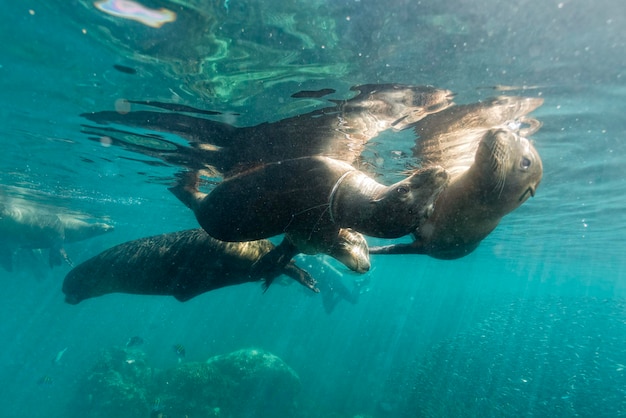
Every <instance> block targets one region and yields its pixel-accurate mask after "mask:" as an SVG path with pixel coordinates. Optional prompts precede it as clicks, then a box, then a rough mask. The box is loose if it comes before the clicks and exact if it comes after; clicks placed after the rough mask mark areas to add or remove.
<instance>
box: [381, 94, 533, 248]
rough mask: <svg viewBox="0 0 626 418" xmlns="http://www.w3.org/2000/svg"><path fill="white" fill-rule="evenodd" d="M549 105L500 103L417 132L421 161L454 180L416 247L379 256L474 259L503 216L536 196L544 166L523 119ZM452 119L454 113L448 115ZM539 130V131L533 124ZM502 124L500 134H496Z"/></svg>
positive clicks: (428, 123)
mask: <svg viewBox="0 0 626 418" xmlns="http://www.w3.org/2000/svg"><path fill="white" fill-rule="evenodd" d="M541 103H542V100H541V99H526V98H515V97H509V98H498V99H493V100H492V101H487V102H486V103H482V104H478V105H471V106H465V107H462V108H461V109H457V110H456V111H455V109H454V108H450V109H448V110H445V111H443V112H442V113H443V114H442V115H432V116H433V120H427V119H428V118H427V119H425V120H424V121H423V122H424V123H423V124H422V123H419V124H417V125H416V127H415V129H416V131H417V132H418V133H420V134H422V135H423V137H422V138H421V141H420V143H419V145H418V146H416V148H415V149H416V154H417V156H418V157H420V158H421V159H422V161H423V162H424V163H425V164H426V165H428V164H429V163H433V164H441V165H442V166H444V167H445V168H446V170H447V171H448V172H450V173H451V180H450V183H449V184H448V186H446V188H445V189H444V190H443V192H441V194H439V196H438V197H437V200H436V202H435V206H434V210H433V213H432V215H431V216H430V217H429V218H428V219H425V220H424V221H423V222H422V223H421V224H420V225H419V227H418V228H417V229H416V230H415V231H414V232H413V236H414V238H415V240H414V242H413V243H411V244H395V245H389V246H382V247H372V248H370V252H371V253H372V254H411V253H413V254H426V255H430V256H432V257H435V258H441V259H454V258H459V257H463V256H465V255H467V254H469V253H470V252H472V251H473V250H474V249H476V247H478V245H479V244H480V242H481V241H482V240H483V239H484V238H485V237H487V235H489V233H491V231H493V230H494V229H495V228H496V226H497V225H498V224H499V222H500V220H501V219H502V217H504V216H505V215H506V214H508V213H510V212H512V211H513V210H515V209H516V208H517V207H519V206H520V205H521V204H522V203H524V202H525V201H526V200H527V199H528V198H529V197H532V196H534V194H535V191H536V189H537V187H538V185H539V182H540V181H541V177H542V174H543V166H542V162H541V158H540V157H539V154H538V153H537V150H536V149H535V148H534V146H533V145H532V143H531V142H530V141H529V140H528V139H526V138H524V137H523V136H521V135H520V134H519V133H518V132H524V133H526V132H529V131H530V129H529V130H527V131H524V130H522V129H520V126H521V125H517V123H518V119H519V118H521V117H523V115H525V114H526V113H527V112H530V111H532V110H534V109H535V108H536V107H538V106H540V105H541ZM446 112H449V113H448V114H446ZM529 121H530V122H529V123H530V124H531V128H532V129H535V128H534V126H538V122H537V123H536V124H535V123H534V122H536V121H533V120H529ZM492 125H496V126H500V127H495V128H490V126H492Z"/></svg>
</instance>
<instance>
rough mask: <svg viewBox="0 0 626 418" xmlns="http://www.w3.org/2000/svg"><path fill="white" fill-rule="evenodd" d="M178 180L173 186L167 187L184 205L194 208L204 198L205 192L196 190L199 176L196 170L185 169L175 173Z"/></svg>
mask: <svg viewBox="0 0 626 418" xmlns="http://www.w3.org/2000/svg"><path fill="white" fill-rule="evenodd" d="M176 177H177V178H178V182H177V183H176V185H175V186H173V187H170V188H168V190H169V191H170V192H172V194H173V195H174V196H176V197H177V198H178V200H180V201H181V202H183V204H184V205H185V206H187V207H188V208H189V209H191V210H195V208H196V207H197V206H198V203H199V202H200V201H201V200H202V199H203V198H204V196H205V194H204V193H201V192H200V191H199V190H198V184H199V182H200V176H199V174H198V172H197V171H185V172H182V173H178V174H176Z"/></svg>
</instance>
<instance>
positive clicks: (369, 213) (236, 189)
mask: <svg viewBox="0 0 626 418" xmlns="http://www.w3.org/2000/svg"><path fill="white" fill-rule="evenodd" d="M446 181H447V174H446V173H445V171H444V170H442V169H441V168H440V167H429V168H427V169H423V170H416V171H415V172H414V173H413V174H411V175H410V176H409V177H407V178H406V179H404V180H401V181H399V182H397V183H395V184H393V185H391V186H385V185H383V184H380V183H378V182H377V181H375V180H374V179H372V178H371V177H369V176H368V175H367V174H365V173H363V172H361V171H359V170H357V169H355V168H354V167H352V166H351V165H350V164H347V163H344V162H342V161H337V160H334V159H332V158H328V157H322V156H316V157H302V158H297V159H293V160H287V161H281V162H277V163H269V164H266V165H263V166H259V167H256V168H254V169H251V170H249V171H246V172H244V173H241V174H238V175H236V176H234V177H231V178H228V179H226V180H225V181H223V182H222V183H220V184H218V185H217V186H216V187H215V188H214V189H213V190H212V191H211V193H209V194H205V193H202V192H200V191H199V190H197V188H196V187H195V185H194V183H193V182H191V183H180V182H179V183H178V184H177V185H176V186H174V187H172V188H170V191H171V192H172V193H173V194H174V195H175V196H176V197H178V198H179V199H180V200H181V201H182V202H183V203H184V204H185V205H186V206H188V207H189V208H191V209H192V210H193V212H194V214H195V215H196V218H197V219H198V222H199V223H200V225H201V226H202V227H203V228H204V230H205V231H207V232H208V233H209V235H211V236H212V237H214V238H216V239H219V240H222V241H250V240H257V239H263V238H269V237H272V236H275V235H279V234H283V233H286V232H289V233H294V232H300V231H301V232H302V234H304V236H305V237H306V236H308V235H310V234H311V233H312V232H314V231H315V230H317V229H322V230H323V229H324V228H325V227H326V226H327V225H330V226H332V227H333V228H337V229H338V228H352V229H353V230H355V231H357V232H360V233H363V234H365V235H369V236H374V237H380V238H397V237H401V236H403V235H406V234H408V233H410V232H411V231H412V230H413V229H415V227H416V226H417V225H418V224H419V223H420V221H421V219H422V218H424V217H427V216H428V214H429V211H430V210H432V203H433V201H434V199H435V197H436V195H437V193H438V192H439V191H440V190H441V189H442V188H443V186H444V185H445V183H446Z"/></svg>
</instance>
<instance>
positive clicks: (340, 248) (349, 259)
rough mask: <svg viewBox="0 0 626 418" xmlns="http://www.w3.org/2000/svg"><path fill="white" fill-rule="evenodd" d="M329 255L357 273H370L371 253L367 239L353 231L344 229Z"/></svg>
mask: <svg viewBox="0 0 626 418" xmlns="http://www.w3.org/2000/svg"><path fill="white" fill-rule="evenodd" d="M328 254H329V255H330V256H331V257H333V258H335V259H337V260H339V261H340V262H341V263H342V264H344V265H345V266H346V267H348V268H349V269H350V270H353V271H355V272H357V273H366V272H367V271H369V269H370V267H371V264H370V253H369V247H368V246H367V241H366V240H365V237H364V236H363V235H361V234H360V233H358V232H356V231H353V230H352V229H348V228H342V229H340V230H339V233H338V234H337V239H336V240H335V241H334V242H333V245H331V246H330V247H329V249H328Z"/></svg>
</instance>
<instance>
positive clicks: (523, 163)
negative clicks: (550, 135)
mask: <svg viewBox="0 0 626 418" xmlns="http://www.w3.org/2000/svg"><path fill="white" fill-rule="evenodd" d="M530 164H531V162H530V159H529V158H526V157H522V161H521V162H520V167H522V169H523V170H528V168H530Z"/></svg>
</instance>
